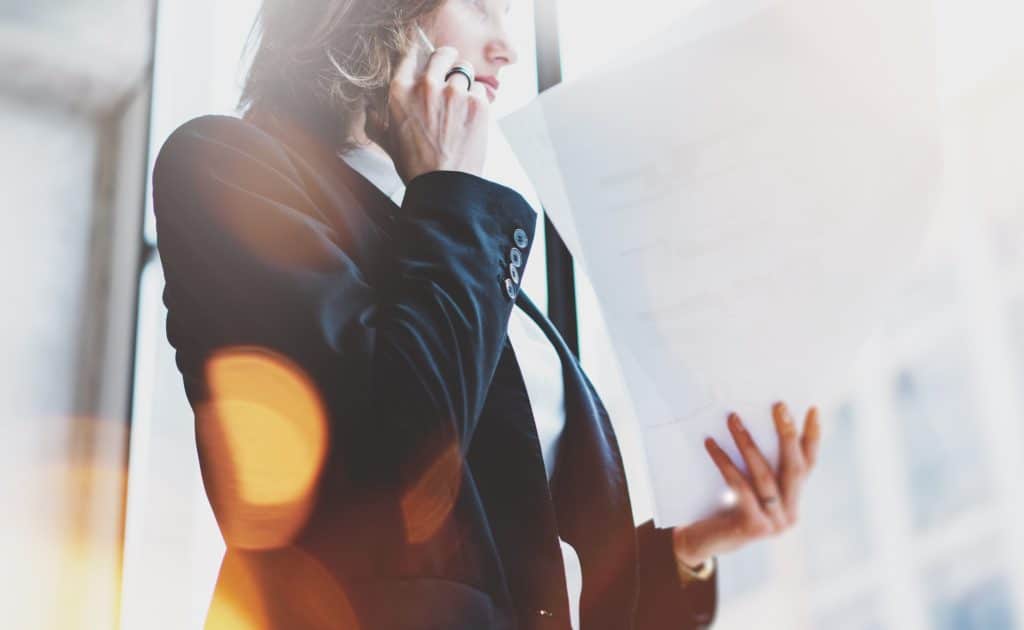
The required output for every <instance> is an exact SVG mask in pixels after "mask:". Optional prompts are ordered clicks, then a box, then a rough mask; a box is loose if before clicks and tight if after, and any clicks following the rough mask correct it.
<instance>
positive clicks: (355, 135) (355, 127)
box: [349, 112, 390, 157]
mask: <svg viewBox="0 0 1024 630" xmlns="http://www.w3.org/2000/svg"><path fill="white" fill-rule="evenodd" d="M349 138H351V139H352V140H353V141H354V142H355V143H357V144H358V145H359V146H360V147H362V148H364V149H366V150H367V151H372V152H374V153H379V154H381V155H385V156H387V155H388V152H387V151H385V150H384V148H383V147H382V146H380V145H379V144H377V143H376V142H374V141H373V140H371V139H370V136H369V135H367V133H366V112H363V113H362V114H361V115H359V116H357V117H356V118H355V119H354V120H353V121H352V128H351V130H349ZM389 157H390V156H389Z"/></svg>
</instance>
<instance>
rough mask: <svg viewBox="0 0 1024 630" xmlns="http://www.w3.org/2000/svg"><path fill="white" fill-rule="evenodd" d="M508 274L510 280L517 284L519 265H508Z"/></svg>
mask: <svg viewBox="0 0 1024 630" xmlns="http://www.w3.org/2000/svg"><path fill="white" fill-rule="evenodd" d="M508 275H509V276H510V277H511V278H512V282H515V283H516V284H519V267H516V266H515V265H509V266H508Z"/></svg>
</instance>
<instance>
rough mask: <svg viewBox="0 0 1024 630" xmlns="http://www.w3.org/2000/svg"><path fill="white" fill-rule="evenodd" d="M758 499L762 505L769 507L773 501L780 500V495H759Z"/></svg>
mask: <svg viewBox="0 0 1024 630" xmlns="http://www.w3.org/2000/svg"><path fill="white" fill-rule="evenodd" d="M757 499H758V501H760V502H761V507H768V506H769V505H771V504H772V503H775V502H776V501H778V500H779V497H758V498H757Z"/></svg>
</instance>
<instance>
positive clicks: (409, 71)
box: [391, 45, 423, 87]
mask: <svg viewBox="0 0 1024 630" xmlns="http://www.w3.org/2000/svg"><path fill="white" fill-rule="evenodd" d="M422 52H423V48H422V47H421V46H419V45H414V46H411V47H410V48H409V50H407V51H405V55H404V56H403V57H402V59H401V61H399V62H398V67H396V68H395V72H394V74H393V75H392V77H391V80H392V82H393V83H397V84H399V85H403V86H406V87H408V86H411V85H412V84H413V82H414V81H415V80H416V69H417V66H418V65H419V64H418V61H419V58H420V55H421V54H422Z"/></svg>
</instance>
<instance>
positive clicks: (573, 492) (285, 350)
mask: <svg viewBox="0 0 1024 630" xmlns="http://www.w3.org/2000/svg"><path fill="white" fill-rule="evenodd" d="M507 8H508V7H507V5H506V4H505V0H316V1H313V0H303V1H300V0H291V1H289V0H266V1H265V3H264V6H263V9H262V14H261V22H260V25H261V28H262V32H261V38H260V40H259V48H258V50H257V52H256V55H255V57H254V61H253V65H252V68H251V70H250V73H249V76H248V79H247V82H246V85H245V90H244V93H243V99H242V105H243V109H244V111H245V114H244V117H243V118H242V119H237V118H232V117H225V116H204V117H201V118H197V119H195V120H192V121H190V122H188V123H186V124H184V125H183V126H182V127H180V128H179V129H178V130H177V131H176V132H175V133H174V134H172V136H171V137H170V138H169V139H168V141H167V142H166V144H165V145H164V147H163V148H162V149H161V151H160V155H159V156H158V159H157V163H156V166H155V170H154V175H153V182H154V204H155V209H156V214H157V226H158V235H159V247H160V251H161V257H162V261H163V265H164V270H165V276H166V281H167V286H166V289H165V293H164V300H165V303H166V304H167V307H168V322H167V332H168V338H169V340H170V341H171V343H172V344H173V345H174V347H175V349H176V351H177V362H178V366H179V369H180V370H181V372H182V375H183V379H184V383H185V388H186V393H187V395H188V397H189V401H190V402H191V404H192V406H193V409H194V410H195V412H196V435H197V443H198V448H199V454H200V463H201V466H202V472H203V480H204V484H205V485H206V489H207V494H208V496H209V498H210V502H211V505H212V506H213V510H214V514H215V515H216V517H217V521H218V524H219V526H220V528H221V532H222V534H223V536H224V539H225V542H226V543H227V546H228V552H227V554H226V556H225V559H224V562H223V564H222V567H221V572H220V575H219V578H218V583H217V589H216V592H215V595H214V600H213V604H212V606H211V610H210V614H209V616H208V619H207V627H222V626H225V627H226V626H228V625H230V626H231V627H235V625H238V624H242V626H243V627H258V628H287V629H294V628H360V629H392V628H393V629H413V628H416V629H420V628H438V629H442V628H443V629H461V628H466V629H469V628H573V629H574V630H579V629H583V630H597V629H608V630H623V629H627V628H637V629H654V628H675V629H683V628H703V627H708V626H709V625H710V624H711V623H712V620H713V618H714V616H715V612H716V607H717V601H716V595H717V571H716V570H715V563H714V556H715V555H717V554H721V553H724V552H726V551H729V550H732V549H735V548H737V547H740V546H742V545H745V544H747V543H749V542H751V541H754V540H756V539H759V538H762V537H765V536H771V535H775V534H778V533H780V532H782V531H785V530H786V529H788V528H789V527H791V526H792V524H793V523H794V521H795V519H796V513H797V508H798V500H799V493H800V487H801V485H802V484H803V482H804V480H805V478H806V475H807V473H808V471H809V470H810V468H811V467H812V466H813V463H814V459H815V453H816V451H817V448H818V441H819V437H818V436H819V434H820V431H819V424H818V420H817V413H816V411H815V410H813V409H812V410H811V411H809V412H808V415H807V418H806V420H805V428H804V431H803V433H802V434H799V433H798V431H797V429H796V427H795V426H794V422H793V420H792V419H791V418H790V416H789V412H788V411H787V410H786V408H785V406H784V405H782V404H781V403H780V404H777V405H776V406H775V407H774V408H773V410H772V411H773V414H774V418H775V421H776V426H777V429H778V433H779V440H780V449H781V463H780V466H779V468H778V470H772V469H771V468H770V467H769V465H768V463H767V462H766V460H765V458H764V457H763V456H762V454H761V452H760V451H759V450H758V448H757V446H756V445H755V444H754V443H753V440H752V439H751V437H750V435H749V433H747V432H746V431H745V430H744V429H743V427H742V423H741V421H740V420H739V418H738V417H736V416H735V415H733V416H731V417H730V419H729V423H730V428H731V430H732V434H733V437H734V439H735V440H736V442H737V444H738V446H739V448H740V450H741V452H742V453H743V455H744V457H745V459H746V464H747V469H748V470H749V471H751V474H750V476H749V477H748V476H747V475H746V474H744V473H743V472H741V471H740V469H739V468H738V467H737V466H736V465H735V464H734V463H733V462H732V461H730V459H729V457H728V456H727V455H726V454H725V453H724V452H723V451H722V450H721V449H720V448H719V447H718V446H717V445H716V444H714V442H713V440H710V439H709V440H708V442H707V447H708V451H709V453H710V456H711V458H712V460H713V461H714V463H715V465H716V466H717V467H718V468H719V469H720V470H721V472H722V475H723V476H724V478H725V480H726V481H727V483H728V484H729V485H730V486H731V487H732V488H733V490H734V491H735V492H736V496H737V497H738V501H737V502H736V504H735V505H733V506H731V507H729V508H727V509H723V510H722V511H721V512H720V513H718V514H715V515H714V516H712V517H710V518H708V519H705V520H702V521H699V522H696V523H692V524H689V525H687V526H683V527H677V528H674V529H659V528H655V527H654V526H653V523H652V522H650V521H648V522H646V523H644V524H643V525H641V526H639V527H635V526H634V520H633V515H632V512H631V509H630V501H629V495H628V492H627V489H626V482H625V477H624V474H623V469H622V461H621V458H620V456H619V451H618V447H617V444H616V440H615V436H614V434H613V432H612V428H611V425H610V423H609V421H608V416H607V413H606V412H605V410H604V408H603V406H602V405H601V402H600V399H599V397H598V395H597V393H596V392H595V391H594V389H593V387H592V385H591V384H590V382H589V380H588V379H587V377H586V375H585V374H584V373H583V371H582V369H581V368H580V366H579V364H578V363H577V362H576V360H575V358H574V357H573V356H572V355H571V353H570V352H569V351H568V350H567V348H566V346H565V344H564V342H563V341H562V339H561V338H560V337H559V335H558V333H557V331H556V330H555V329H554V328H553V327H552V326H551V323H550V322H549V321H548V320H547V318H546V317H545V316H544V315H543V314H542V313H541V312H540V311H539V310H538V309H537V307H536V306H535V305H534V304H533V303H532V302H531V301H530V300H529V297H528V296H527V295H526V294H525V293H524V292H522V291H520V290H519V285H520V283H521V279H522V274H523V272H524V270H525V268H526V265H527V261H528V260H529V257H530V255H531V253H532V244H533V237H534V233H535V230H536V229H537V214H536V212H535V210H534V209H533V208H532V207H531V206H530V205H529V204H528V203H527V202H526V201H525V200H524V199H523V198H522V196H520V195H519V194H518V193H517V192H515V191H513V190H511V189H509V188H506V187H504V186H502V185H499V184H496V183H493V182H490V181H488V180H486V179H483V178H482V177H481V176H480V173H481V170H482V167H483V160H484V154H485V150H486V146H487V129H488V125H487V121H488V116H489V106H490V102H491V101H492V100H493V99H494V98H496V96H497V94H498V91H499V81H498V74H499V71H500V70H501V69H502V68H503V67H504V66H507V65H510V64H512V63H514V62H515V60H516V52H515V50H514V49H513V47H512V45H511V44H510V42H509V38H508V34H507V32H506V29H505V27H506V10H507ZM418 29H422V30H423V31H424V33H425V37H426V38H427V39H428V40H431V41H433V42H434V43H435V44H437V45H438V46H439V47H438V48H437V50H436V51H434V52H433V53H430V52H429V49H428V48H427V47H426V45H422V44H420V43H419V42H421V41H422V40H421V39H420V34H419V30H418ZM453 68H454V69H453ZM396 202H397V203H396Z"/></svg>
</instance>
